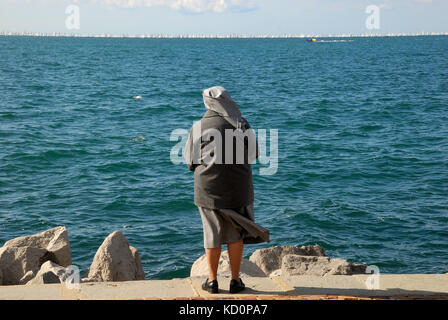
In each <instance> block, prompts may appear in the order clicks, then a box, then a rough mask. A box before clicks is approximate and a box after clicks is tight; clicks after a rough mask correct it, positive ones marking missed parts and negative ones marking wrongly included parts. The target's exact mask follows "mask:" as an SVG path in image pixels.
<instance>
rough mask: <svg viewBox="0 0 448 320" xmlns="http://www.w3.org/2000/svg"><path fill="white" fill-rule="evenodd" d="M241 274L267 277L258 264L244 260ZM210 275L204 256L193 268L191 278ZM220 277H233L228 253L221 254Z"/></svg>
mask: <svg viewBox="0 0 448 320" xmlns="http://www.w3.org/2000/svg"><path fill="white" fill-rule="evenodd" d="M240 274H241V275H242V276H248V277H266V274H265V273H264V272H263V270H261V269H260V268H259V267H258V266H257V265H256V264H254V263H252V262H250V261H249V260H247V259H242V261H241V267H240ZM208 275H209V270H208V263H207V256H206V255H205V254H204V255H203V256H201V257H200V258H198V259H197V260H196V261H195V262H194V263H193V265H192V266H191V271H190V277H204V276H208ZM218 276H220V277H231V276H232V272H231V269H230V261H229V254H228V252H227V251H223V252H221V258H220V259H219V265H218Z"/></svg>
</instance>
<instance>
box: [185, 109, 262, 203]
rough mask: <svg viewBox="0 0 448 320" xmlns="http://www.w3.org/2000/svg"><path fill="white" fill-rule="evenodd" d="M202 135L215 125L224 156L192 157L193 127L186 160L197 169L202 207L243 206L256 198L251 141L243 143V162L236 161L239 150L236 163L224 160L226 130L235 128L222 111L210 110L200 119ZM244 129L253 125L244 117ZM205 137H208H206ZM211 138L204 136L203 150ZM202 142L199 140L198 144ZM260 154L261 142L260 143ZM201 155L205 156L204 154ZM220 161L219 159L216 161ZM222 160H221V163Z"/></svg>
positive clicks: (197, 193)
mask: <svg viewBox="0 0 448 320" xmlns="http://www.w3.org/2000/svg"><path fill="white" fill-rule="evenodd" d="M200 127H201V136H202V135H203V133H204V132H205V131H207V130H208V129H210V128H212V129H216V130H218V131H219V132H220V133H221V137H222V153H221V155H222V158H221V161H212V162H210V163H204V161H202V160H200V161H198V162H199V163H194V161H193V154H194V151H193V148H194V142H193V140H194V138H193V137H192V132H193V128H192V129H191V130H190V136H189V139H188V142H187V146H186V151H188V152H186V161H187V165H188V168H189V169H190V170H192V171H194V203H195V204H196V205H197V206H199V207H204V208H210V209H225V208H228V209H230V208H241V207H244V206H246V205H250V204H252V203H253V202H254V189H253V183H252V168H251V165H250V163H249V157H248V150H247V148H248V144H247V143H245V144H244V148H245V155H244V162H243V163H242V164H237V162H236V150H235V148H234V152H233V156H234V159H233V163H232V164H225V159H226V150H225V144H226V138H225V130H226V129H231V130H234V129H235V128H234V127H233V126H232V125H231V124H230V123H229V122H228V121H227V120H226V119H225V118H224V117H223V116H222V115H220V114H219V113H217V112H215V111H212V110H208V111H207V112H206V113H205V114H204V116H203V118H202V119H201V120H200ZM241 127H242V130H243V131H245V130H247V129H249V128H250V125H249V123H248V122H247V121H246V120H245V119H244V118H242V124H241ZM204 140H205V141H204ZM210 142H211V141H210V140H208V141H207V139H202V140H201V141H200V149H201V151H204V150H205V149H206V148H207V145H208V144H209V143H210ZM198 146H199V144H198ZM256 153H257V156H258V146H257V152H256ZM201 159H202V158H201ZM216 162H218V163H216ZM219 162H220V163H219Z"/></svg>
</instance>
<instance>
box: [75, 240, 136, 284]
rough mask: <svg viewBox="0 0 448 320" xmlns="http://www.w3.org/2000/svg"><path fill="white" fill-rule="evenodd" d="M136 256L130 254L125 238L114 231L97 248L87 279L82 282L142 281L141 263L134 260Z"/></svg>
mask: <svg viewBox="0 0 448 320" xmlns="http://www.w3.org/2000/svg"><path fill="white" fill-rule="evenodd" d="M137 254H138V253H137ZM137 254H135V253H134V254H133V253H132V250H131V248H130V247H129V242H128V240H127V239H126V237H125V236H124V235H123V234H122V233H121V232H120V231H114V232H113V233H111V234H110V235H109V236H107V238H106V239H105V240H104V242H103V243H102V244H101V246H100V247H99V248H98V251H97V252H96V254H95V257H94V258H93V262H92V265H91V266H90V268H89V271H88V274H87V279H84V280H83V281H86V282H89V281H133V280H143V279H144V277H143V278H142V273H143V271H142V270H143V269H142V266H141V261H140V259H136V258H134V255H135V257H137ZM138 257H139V256H138ZM137 260H138V261H137Z"/></svg>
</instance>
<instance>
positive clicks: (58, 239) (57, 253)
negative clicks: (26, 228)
mask: <svg viewBox="0 0 448 320" xmlns="http://www.w3.org/2000/svg"><path fill="white" fill-rule="evenodd" d="M3 247H33V248H39V249H45V250H47V251H49V252H51V254H52V257H53V260H54V262H56V263H57V264H59V265H61V266H64V267H68V266H69V265H71V264H72V256H71V252H70V241H69V240H68V232H67V228H66V227H56V228H52V229H49V230H46V231H43V232H40V233H36V234H33V235H31V236H23V237H18V238H14V239H12V240H9V241H7V242H5V244H4V245H3Z"/></svg>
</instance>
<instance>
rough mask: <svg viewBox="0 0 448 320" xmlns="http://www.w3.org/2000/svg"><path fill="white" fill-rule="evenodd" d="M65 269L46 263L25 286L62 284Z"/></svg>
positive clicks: (64, 277)
mask: <svg viewBox="0 0 448 320" xmlns="http://www.w3.org/2000/svg"><path fill="white" fill-rule="evenodd" d="M67 275H68V274H67V271H66V268H64V267H61V266H60V265H57V264H56V263H54V262H51V261H47V262H45V263H44V264H43V265H42V266H41V267H40V270H39V272H37V274H36V276H35V277H34V278H33V279H31V280H30V281H28V282H27V283H26V284H48V283H62V282H64V281H65V279H66V278H67Z"/></svg>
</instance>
